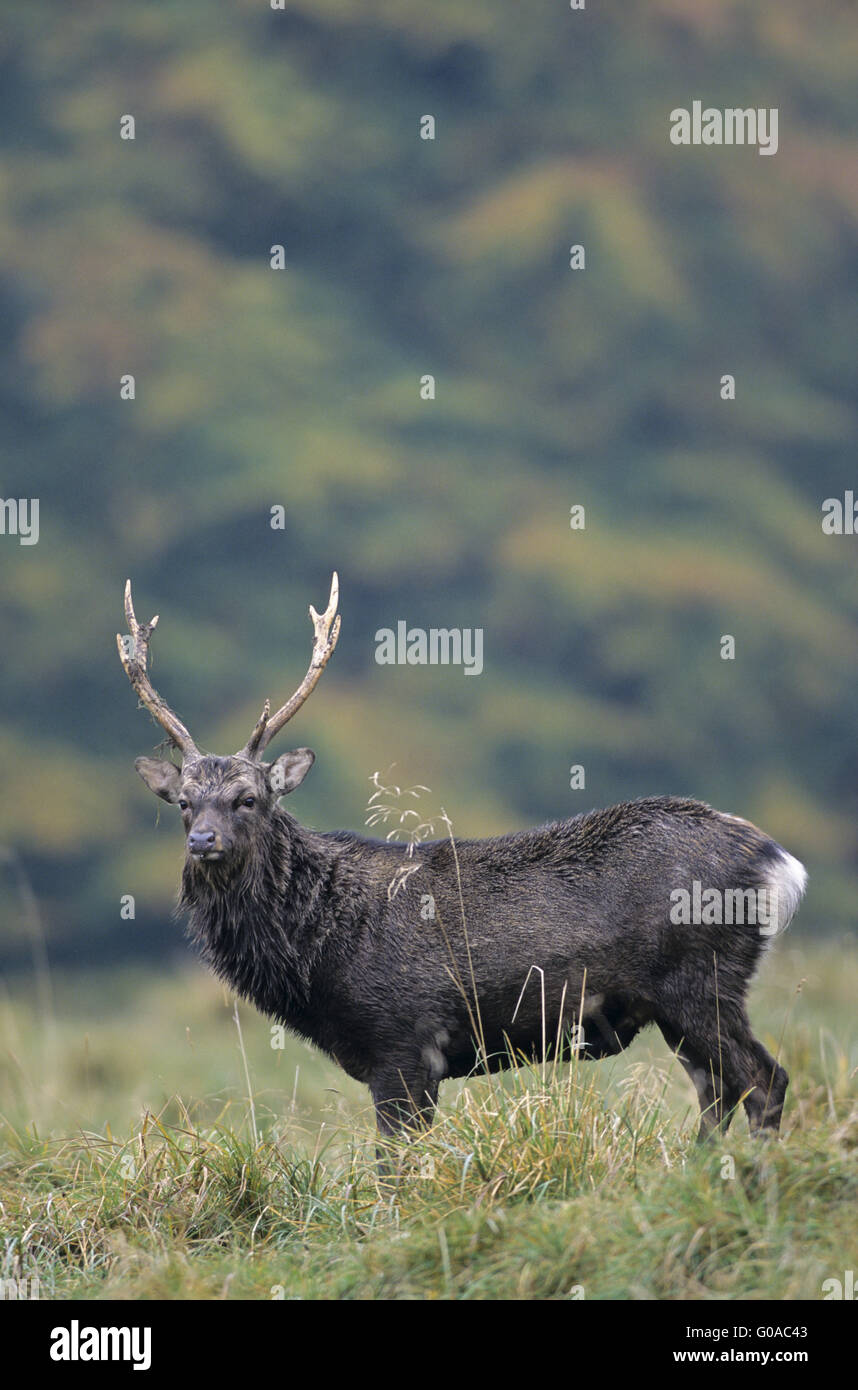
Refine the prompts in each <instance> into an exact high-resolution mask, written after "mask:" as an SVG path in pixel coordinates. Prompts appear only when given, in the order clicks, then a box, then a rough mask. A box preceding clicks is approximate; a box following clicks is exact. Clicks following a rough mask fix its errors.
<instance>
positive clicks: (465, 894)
mask: <svg viewBox="0 0 858 1390" xmlns="http://www.w3.org/2000/svg"><path fill="white" fill-rule="evenodd" d="M312 758H313V755H312V754H311V753H309V751H308V750H305V749H298V750H296V751H295V752H292V753H287V754H285V755H283V757H281V758H279V759H278V760H277V762H276V763H274V764H271V765H268V764H260V763H256V762H253V761H250V760H248V759H246V758H243V757H234V758H216V757H199V758H197V759H195V760H192V761H186V763H185V766H184V768H183V770H182V771H181V772H180V771H179V770H178V769H177V768H175V767H173V766H172V765H171V764H167V763H157V762H155V761H154V760H152V759H140V760H139V761H138V770H139V771H140V773H141V776H143V777H144V780H145V781H146V782H147V784H148V785H149V786H150V787H151V788H152V790H153V791H156V792H157V794H158V795H159V796H162V797H163V798H164V799H165V800H168V801H172V802H177V801H179V800H180V798H183V799H185V800H187V801H188V803H189V804H188V809H187V810H186V811H185V812H184V819H185V828H186V830H187V831H188V833H189V835H191V837H192V841H191V842H192V843H193V844H194V845H197V846H199V845H200V844H207V843H209V842H211V843H212V844H213V846H214V848H213V849H212V851H211V853H212V854H214V855H215V856H217V857H215V858H204V857H199V855H198V856H196V857H195V856H194V855H192V854H189V855H188V858H187V860H186V863H185V868H184V873H183V875H182V890H181V897H180V903H179V906H180V908H181V910H182V911H183V912H185V913H186V914H187V916H188V920H189V930H190V934H191V936H192V937H193V939H194V940H195V941H196V942H197V944H198V946H199V947H200V949H201V951H202V953H203V955H204V957H205V958H206V960H207V961H208V962H209V964H210V965H211V966H212V968H213V969H214V970H215V971H216V972H217V974H218V975H219V976H221V978H222V979H224V980H226V981H227V982H228V983H229V984H230V985H231V986H232V987H233V988H234V989H235V990H237V991H238V992H239V993H240V994H241V995H243V996H244V997H245V998H247V999H249V1000H251V1001H252V1002H253V1003H254V1004H255V1005H256V1006H257V1008H259V1009H260V1010H262V1012H263V1013H266V1014H268V1015H269V1016H270V1017H272V1018H274V1019H276V1020H278V1021H279V1022H281V1023H283V1024H286V1025H287V1026H288V1027H290V1028H291V1029H293V1030H294V1031H295V1032H296V1033H298V1034H300V1035H301V1036H302V1037H305V1038H307V1039H309V1040H310V1041H311V1042H313V1043H315V1044H316V1045H317V1046H318V1047H320V1048H322V1049H323V1050H324V1051H325V1052H327V1053H328V1054H329V1055H330V1056H331V1057H333V1058H334V1059H335V1060H336V1061H337V1062H338V1063H339V1064H340V1066H342V1067H343V1068H344V1070H345V1071H347V1072H348V1073H349V1075H350V1076H353V1077H356V1078H357V1079H358V1080H359V1081H362V1082H365V1083H366V1084H367V1085H368V1086H369V1088H370V1091H371V1093H372V1096H373V1099H374V1102H375V1106H376V1112H377V1117H378V1124H379V1128H380V1130H381V1132H382V1133H390V1132H393V1131H395V1130H397V1129H399V1128H401V1127H402V1126H403V1125H408V1124H412V1123H414V1122H416V1121H419V1120H420V1119H422V1118H425V1117H427V1116H428V1115H431V1113H432V1111H433V1110H434V1106H435V1103H436V1100H437V1095H438V1085H439V1082H440V1080H441V1079H442V1078H443V1077H445V1076H450V1077H452V1076H464V1075H467V1074H468V1073H469V1072H470V1071H472V1070H473V1069H474V1068H475V1067H476V1066H478V1065H480V1062H481V1060H482V1062H483V1063H484V1064H485V1063H486V1062H487V1063H488V1065H489V1066H491V1067H502V1066H504V1065H508V1064H509V1061H510V1058H511V1055H513V1054H515V1053H517V1052H518V1053H524V1054H526V1055H528V1056H531V1055H537V1054H538V1053H539V1051H540V1049H541V1040H542V1038H543V1037H546V1038H547V1039H548V1042H549V1050H552V1049H553V1046H554V1043H555V1041H556V1040H558V1039H562V1038H563V1037H564V1036H567V1037H568V1030H570V1029H573V1028H575V1027H576V1026H577V1025H580V1027H581V1028H582V1029H583V1045H582V1043H581V1037H580V1035H579V1037H578V1043H579V1046H580V1047H581V1051H582V1054H583V1055H584V1056H585V1057H604V1056H607V1055H610V1054H613V1053H616V1052H619V1051H621V1050H622V1049H623V1048H624V1047H626V1046H627V1045H628V1044H629V1042H631V1040H632V1038H633V1037H634V1036H635V1035H636V1033H637V1032H638V1030H639V1029H640V1028H642V1027H644V1026H646V1025H647V1024H650V1023H655V1024H657V1025H658V1027H659V1028H660V1029H661V1032H662V1034H663V1035H664V1037H665V1039H666V1041H667V1043H668V1045H669V1047H670V1048H671V1049H673V1050H674V1051H675V1052H676V1053H677V1055H678V1056H679V1058H680V1060H681V1062H682V1063H683V1065H684V1066H685V1068H686V1070H687V1071H688V1073H689V1075H690V1076H691V1078H692V1080H693V1082H694V1084H695V1087H696V1089H697V1094H698V1097H699V1101H700V1108H701V1136H702V1135H705V1134H707V1133H708V1132H709V1131H710V1130H711V1129H712V1128H713V1127H714V1126H716V1125H720V1126H721V1127H722V1128H724V1129H726V1127H727V1125H728V1124H729V1122H730V1119H731V1117H732V1113H733V1111H734V1110H735V1108H736V1107H737V1106H738V1105H739V1103H740V1101H744V1105H745V1109H746V1111H747V1114H748V1117H749V1120H750V1123H751V1126H752V1128H753V1129H755V1130H756V1129H777V1127H778V1125H779V1122H780V1115H781V1109H782V1106H783V1101H784V1094H785V1091H786V1087H787V1082H788V1078H787V1075H786V1072H785V1071H784V1069H783V1068H782V1067H781V1066H779V1065H778V1064H777V1063H776V1062H775V1060H774V1059H773V1058H772V1057H771V1056H770V1054H769V1053H768V1052H767V1051H766V1049H765V1048H764V1047H763V1045H762V1044H761V1043H760V1042H758V1041H757V1039H756V1038H755V1037H754V1035H753V1033H752V1032H751V1028H750V1024H749V1021H748V1017H747V1013H746V1008H745V996H746V993H747V990H748V985H749V982H750V980H751V977H752V975H753V972H754V970H755V968H756V966H757V963H758V961H759V958H760V955H761V953H762V950H763V947H764V945H765V939H764V937H762V936H761V935H760V933H759V931H758V930H757V929H756V928H754V927H753V926H677V925H674V924H673V923H672V922H671V920H670V915H669V914H670V892H671V890H672V889H675V888H687V889H690V886H691V883H692V882H693V880H695V879H697V880H700V881H702V882H703V883H704V884H706V886H707V887H711V888H716V889H720V890H722V891H726V890H728V889H734V888H749V889H758V888H760V887H766V886H770V885H772V884H773V883H779V884H781V885H782V886H784V887H785V889H786V893H787V898H788V903H787V909H785V911H784V913H783V918H784V920H783V921H782V922H780V926H781V928H782V927H783V926H784V925H786V921H788V920H789V917H790V916H791V915H792V911H793V910H794V908H795V906H796V904H797V901H798V898H799V896H800V894H801V890H802V887H803V871H801V869H800V866H799V865H797V864H796V861H794V860H792V859H791V857H790V856H788V855H787V854H786V852H785V851H783V850H782V849H781V848H780V846H778V845H776V844H775V843H774V841H772V840H770V839H769V838H768V837H767V836H766V835H764V834H763V833H762V832H761V831H760V830H758V829H756V827H754V826H752V825H750V824H749V823H748V822H746V821H742V820H738V819H736V818H734V817H730V816H724V815H722V814H720V813H719V812H717V811H714V810H712V809H711V808H710V807H709V806H706V805H703V804H702V803H700V802H696V801H689V800H682V799H678V798H671V797H650V798H647V799H645V800H641V801H634V802H628V803H623V804H622V805H619V806H614V807H611V808H610V809H608V810H603V811H592V812H589V813H587V814H585V815H580V816H576V817H574V818H573V819H572V820H567V821H562V822H559V823H557V824H551V825H545V826H542V827H541V828H539V829H537V830H527V831H523V832H521V833H519V834H513V835H505V836H501V837H499V838H497V839H490V840H458V841H456V846H455V852H454V848H453V845H452V844H451V842H450V841H449V840H442V841H438V842H435V843H431V844H425V845H423V846H421V847H420V849H419V850H418V851H417V853H416V856H415V862H417V863H419V866H420V867H419V869H418V870H417V872H415V873H414V874H413V875H411V876H410V877H409V879H408V881H407V883H406V884H405V886H404V887H402V888H401V889H400V891H399V892H397V893H396V894H395V895H394V896H393V897H391V896H390V893H389V886H390V884H391V882H392V881H393V879H394V876H395V874H396V870H397V868H398V867H399V866H400V865H401V864H402V863H403V856H404V850H403V849H402V848H401V847H399V846H392V845H389V844H387V843H381V842H379V841H375V840H370V839H365V838H363V837H361V836H358V835H356V834H352V833H351V832H348V831H336V832H333V833H317V832H314V831H310V830H307V829H304V828H303V827H302V826H300V825H299V824H298V823H297V822H296V821H295V820H294V819H293V818H292V816H290V815H289V814H287V812H286V811H284V810H283V809H282V808H281V807H280V806H279V805H278V799H279V795H280V794H282V791H283V790H285V791H290V790H292V789H293V788H294V786H297V785H298V784H299V783H300V781H301V780H302V779H303V777H304V775H306V772H307V770H308V769H309V766H310V764H311V763H312ZM275 768H279V769H280V772H279V774H277V775H279V782H278V781H277V780H276V776H275V774H274V771H273V769H275ZM272 782H274V788H273V789H272ZM248 797H252V798H253V799H254V805H253V806H247V805H245V804H244V802H245V801H246V800H247V798H248ZM193 837H196V838H193ZM211 837H214V838H213V839H211ZM457 861H458V862H457ZM430 900H431V901H430ZM533 967H537V968H538V969H532V968H533ZM539 971H541V972H543V974H542V975H540V974H539ZM543 979H544V995H543ZM522 991H523V994H522ZM582 1002H583V1008H582Z"/></svg>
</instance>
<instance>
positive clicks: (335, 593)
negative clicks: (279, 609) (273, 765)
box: [236, 570, 340, 762]
mask: <svg viewBox="0 0 858 1390" xmlns="http://www.w3.org/2000/svg"><path fill="white" fill-rule="evenodd" d="M339 596H340V584H339V580H338V579H337V573H336V570H335V571H334V574H333V578H332V579H331V596H330V598H329V599H328V606H327V608H326V609H325V611H324V613H317V612H316V610H315V608H314V607H313V605H312V603H311V604H310V617H311V618H312V620H313V628H314V629H315V634H316V635H315V637H314V638H313V655H312V657H311V658H310V665H309V666H308V667H307V674H306V676H305V677H304V679H303V680H302V682H301V684H300V685H299V686H298V689H297V690H296V691H295V694H294V695H293V696H292V697H291V699H289V700H287V701H286V704H285V705H281V706H280V709H279V710H278V711H277V713H276V714H270V710H271V706H270V704H269V702H268V701H267V700H266V701H265V704H264V705H263V707H262V713H261V714H260V716H259V718H258V719H257V721H256V727H255V728H254V730H253V733H252V734H251V735H250V738H249V739H248V741H247V743H246V744H245V746H244V747H243V748H242V749H241V750H240V752H239V753H238V754H237V755H236V756H237V757H239V758H251V759H252V760H253V761H254V762H258V761H259V760H260V758H261V756H262V754H263V753H264V751H265V749H266V748H267V747H268V744H269V743H270V742H271V740H272V739H273V738H274V735H275V734H278V733H279V732H280V730H281V729H282V728H283V725H284V724H288V722H289V720H290V719H291V718H292V715H293V714H296V713H297V712H298V710H299V709H300V708H301V706H302V705H303V703H304V701H305V700H306V698H307V696H308V695H309V694H310V692H311V690H312V689H313V687H314V686H315V684H316V682H317V680H318V679H319V677H320V675H321V674H322V672H323V671H324V669H325V667H326V666H327V664H328V661H329V660H330V657H331V653H332V652H333V650H334V647H335V646H336V645H337V638H338V637H339V635H340V618H339V616H338V614H337V603H338V601H339Z"/></svg>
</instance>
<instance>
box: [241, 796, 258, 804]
mask: <svg viewBox="0 0 858 1390" xmlns="http://www.w3.org/2000/svg"><path fill="white" fill-rule="evenodd" d="M241 804H242V806H255V805H256V797H255V796H246V797H245V798H244V800H243V801H242V803H241Z"/></svg>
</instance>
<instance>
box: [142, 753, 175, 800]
mask: <svg viewBox="0 0 858 1390" xmlns="http://www.w3.org/2000/svg"><path fill="white" fill-rule="evenodd" d="M134 766H135V767H136V769H137V771H138V772H139V773H140V776H141V777H142V778H143V781H144V782H145V783H146V786H147V787H148V788H149V790H150V792H154V793H155V795H156V796H160V798H161V800H162V801H170V802H176V801H178V799H179V788H180V786H181V785H182V771H181V768H178V767H176V765H175V763H165V762H164V761H163V759H161V758H138V759H137V761H136V763H135V764H134Z"/></svg>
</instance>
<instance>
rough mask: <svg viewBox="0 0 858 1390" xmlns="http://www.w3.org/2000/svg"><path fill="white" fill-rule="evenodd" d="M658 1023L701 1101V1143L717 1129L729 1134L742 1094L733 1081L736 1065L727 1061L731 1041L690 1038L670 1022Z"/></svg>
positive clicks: (739, 1087) (699, 1136)
mask: <svg viewBox="0 0 858 1390" xmlns="http://www.w3.org/2000/svg"><path fill="white" fill-rule="evenodd" d="M658 1026H659V1028H660V1029H661V1033H662V1036H663V1037H664V1040H665V1042H666V1043H667V1045H668V1047H669V1048H670V1050H671V1052H673V1054H674V1055H675V1056H676V1057H678V1059H679V1061H680V1062H681V1063H682V1065H683V1067H684V1068H685V1070H686V1072H687V1073H688V1075H689V1077H690V1078H691V1081H692V1083H693V1085H694V1089H695V1090H696V1092H697V1099H698V1102H699V1104H700V1130H699V1132H698V1135H697V1141H698V1143H702V1142H703V1141H704V1140H706V1139H708V1138H709V1137H710V1136H711V1135H712V1134H713V1133H714V1132H715V1131H716V1130H718V1129H720V1130H721V1132H722V1134H726V1133H727V1130H728V1129H729V1128H730V1122H731V1120H732V1119H733V1115H734V1114H735V1111H736V1107H737V1105H738V1104H739V1100H740V1097H741V1094H742V1088H741V1086H737V1085H736V1084H735V1082H734V1080H733V1068H732V1066H730V1065H729V1062H728V1053H729V1043H728V1042H725V1041H722V1042H720V1043H719V1040H718V1038H717V1036H716V1037H715V1038H714V1039H713V1040H712V1041H709V1042H706V1041H704V1039H703V1038H701V1037H699V1036H697V1035H695V1034H693V1033H692V1035H691V1037H689V1036H688V1035H687V1034H683V1033H682V1032H681V1031H680V1030H679V1028H678V1027H676V1026H675V1025H673V1024H669V1023H661V1022H660V1023H659V1025H658Z"/></svg>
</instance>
